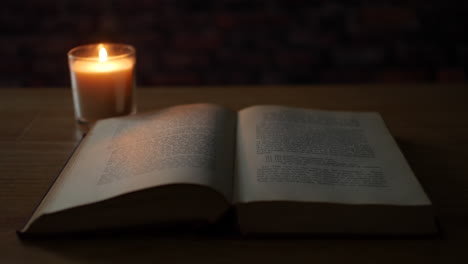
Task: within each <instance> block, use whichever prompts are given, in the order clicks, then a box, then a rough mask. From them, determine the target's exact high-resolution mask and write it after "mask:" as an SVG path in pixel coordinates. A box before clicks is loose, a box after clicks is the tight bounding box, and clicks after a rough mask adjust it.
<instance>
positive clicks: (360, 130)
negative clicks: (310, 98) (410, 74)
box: [19, 104, 436, 234]
mask: <svg viewBox="0 0 468 264" xmlns="http://www.w3.org/2000/svg"><path fill="white" fill-rule="evenodd" d="M230 208H235V212H236V218H237V219H236V221H237V223H238V226H239V229H240V230H241V231H242V233H260V234H262V233H283V234H284V233H287V234H304V233H323V234H331V233H333V234H430V233H434V232H436V226H435V221H434V215H433V211H432V207H431V202H430V200H429V199H428V197H427V196H426V194H425V193H424V191H423V189H422V187H421V185H420V184H419V182H418V181H417V179H416V177H415V176H414V175H413V173H412V171H411V169H410V167H409V166H408V164H407V162H406V161H405V159H404V157H403V155H402V154H401V152H400V151H399V149H398V147H397V144H396V143H395V141H394V139H393V138H392V136H391V135H390V133H389V131H388V130H387V128H386V126H385V124H384V122H383V120H382V118H381V117H380V115H379V114H378V113H372V112H369V113H355V112H331V111H320V110H309V109H299V108H291V107H282V106H252V107H248V108H245V109H243V110H241V111H239V112H234V111H231V110H229V109H226V108H223V107H221V106H218V105H213V104H193V105H182V106H174V107H171V108H167V109H163V110H160V111H156V112H149V113H139V114H137V115H133V116H126V117H118V118H110V119H106V120H101V121H99V122H98V123H97V124H96V125H95V126H94V127H93V129H92V130H91V131H90V132H89V134H88V135H87V136H86V137H85V138H84V139H83V141H82V142H81V143H80V145H79V147H78V148H77V149H76V151H75V153H74V154H73V156H72V157H71V158H70V160H69V161H68V163H67V164H66V166H65V167H64V169H63V171H62V172H61V174H60V175H59V176H58V178H57V179H56V181H55V183H54V184H53V186H52V187H51V189H50V190H49V192H48V193H47V195H46V196H45V197H44V199H43V200H42V202H41V203H40V205H39V206H38V207H37V209H36V210H35V212H34V213H33V215H32V216H31V218H30V219H29V221H28V222H27V223H26V225H25V226H24V228H23V229H22V230H20V231H19V232H20V234H21V233H23V234H48V233H56V232H76V231H83V230H99V229H106V228H119V227H129V226H139V225H147V224H164V223H172V222H174V223H176V222H177V223H184V222H193V221H200V222H207V223H214V222H216V221H218V220H219V219H220V217H221V216H222V215H223V214H224V213H225V212H226V211H227V210H228V209H230Z"/></svg>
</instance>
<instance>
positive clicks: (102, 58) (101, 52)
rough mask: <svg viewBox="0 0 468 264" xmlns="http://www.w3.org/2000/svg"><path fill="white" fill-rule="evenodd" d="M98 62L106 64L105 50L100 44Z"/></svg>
mask: <svg viewBox="0 0 468 264" xmlns="http://www.w3.org/2000/svg"><path fill="white" fill-rule="evenodd" d="M99 46H100V48H99V62H106V61H107V50H106V48H104V46H103V45H102V44H101V45H99Z"/></svg>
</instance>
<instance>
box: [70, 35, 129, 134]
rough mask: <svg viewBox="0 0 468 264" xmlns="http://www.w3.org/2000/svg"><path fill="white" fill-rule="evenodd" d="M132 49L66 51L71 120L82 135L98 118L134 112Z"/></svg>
mask: <svg viewBox="0 0 468 264" xmlns="http://www.w3.org/2000/svg"><path fill="white" fill-rule="evenodd" d="M135 61H136V59H135V48H133V47H132V46H130V45H125V44H112V43H103V44H92V45H84V46H79V47H76V48H73V49H72V50H70V51H69V52H68V64H69V67H70V75H71V84H72V92H73V103H74V109H75V119H76V122H77V125H78V128H79V129H80V130H81V131H82V132H84V133H86V132H87V131H88V130H89V129H90V127H91V126H92V125H93V124H94V123H95V122H96V121H97V120H99V119H102V118H108V117H113V116H122V115H128V114H132V113H135V112H136V105H135V77H134V76H135V74H134V72H135Z"/></svg>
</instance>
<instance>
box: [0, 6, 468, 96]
mask: <svg viewBox="0 0 468 264" xmlns="http://www.w3.org/2000/svg"><path fill="white" fill-rule="evenodd" d="M467 7H468V5H467V4H466V1H434V0H427V1H423V0H408V1H388V0H387V1H385V0H382V1H364V0H354V1H331V0H321V1H320V0H270V1H267V0H264V1H260V0H200V1H195V0H193V1H188V0H107V1H96V0H62V1H55V0H41V1H34V0H2V7H1V9H0V10H1V11H0V12H1V13H0V57H1V58H2V63H1V64H0V86H19V87H21V86H65V87H66V86H69V73H68V65H67V60H66V53H67V51H68V50H69V49H71V48H72V47H74V46H77V45H81V44H88V43H95V42H124V43H129V44H132V45H134V46H135V47H136V48H137V55H138V64H137V78H138V79H137V82H138V84H139V85H199V84H283V83H292V84H305V83H343V82H346V83H361V82H408V81H409V82H411V81H428V82H460V81H465V80H466V79H467V72H466V66H467V59H468V45H467V41H466V40H465V39H466V37H467V35H468V34H467V33H465V30H466V29H465V28H468V23H467V19H466V18H465V16H467V15H468V12H467V11H468V8H467Z"/></svg>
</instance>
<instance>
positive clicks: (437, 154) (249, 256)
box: [0, 84, 468, 263]
mask: <svg viewBox="0 0 468 264" xmlns="http://www.w3.org/2000/svg"><path fill="white" fill-rule="evenodd" d="M467 88H468V87H466V86H465V85H424V84H420V85H415V84H411V85H359V86H283V87H155V88H154V89H144V88H139V89H138V96H139V97H138V99H139V100H138V107H139V110H147V109H157V108H163V107H167V106H170V105H176V104H186V103H194V102H215V103H219V104H222V105H225V106H228V107H231V108H233V109H240V108H242V107H246V106H249V105H254V104H280V105H290V106H298V107H308V108H323V109H334V110H355V111H368V110H369V111H379V112H380V113H381V114H382V115H383V117H384V119H385V120H386V122H387V124H388V127H389V128H390V130H391V131H392V133H393V135H394V136H395V137H396V139H397V140H398V142H399V144H400V145H401V148H402V150H403V152H404V154H405V155H406V157H407V159H408V161H409V163H410V165H411V166H412V168H413V169H414V171H415V173H416V175H417V177H418V178H419V180H420V181H421V183H422V185H423V186H424V188H425V189H426V190H427V192H428V194H429V196H430V197H431V199H432V201H433V203H434V204H435V206H436V211H437V214H438V217H439V220H440V224H441V227H442V229H443V232H444V234H443V236H442V238H436V239H350V238H333V239H332V238H327V239H323V238H307V239H248V240H247V239H230V238H196V237H185V238H180V237H179V238H177V237H157V236H154V235H136V236H123V237H97V238H79V239H71V238H68V239H65V238H62V239H49V240H40V241H21V240H20V239H18V237H17V236H16V234H15V230H16V229H18V228H19V227H20V226H21V225H22V224H23V223H24V221H25V220H26V219H27V217H28V216H29V215H30V214H31V212H32V210H33V208H34V206H35V205H36V203H38V201H39V200H40V198H41V197H42V195H43V194H44V193H45V192H46V190H47V188H48V186H49V185H50V184H51V182H52V180H53V179H54V177H55V176H56V174H57V173H58V172H59V170H60V168H61V166H62V165H63V163H64V162H65V160H66V158H67V157H68V155H69V154H70V152H71V150H72V148H73V147H74V145H75V144H76V143H77V140H78V138H77V136H76V133H75V129H74V120H73V109H72V100H71V92H70V89H0V263H10V262H11V263H13V262H24V263H62V262H65V263H67V262H70V263H90V262H91V263H103V262H110V263H129V262H133V261H135V263H140V262H157V263H165V262H175V261H179V262H181V261H184V260H185V262H193V263H206V262H216V263H219V262H228V263H239V262H241V261H252V262H253V261H256V262H258V263H271V262H275V263H277V262H279V263H290V262H291V261H304V262H310V263H317V261H326V262H331V263H332V262H345V263H360V262H370V263H377V262H388V263H440V262H444V263H454V262H457V263H468V262H467V260H468V257H467V255H468V254H467V250H468V89H467Z"/></svg>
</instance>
